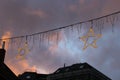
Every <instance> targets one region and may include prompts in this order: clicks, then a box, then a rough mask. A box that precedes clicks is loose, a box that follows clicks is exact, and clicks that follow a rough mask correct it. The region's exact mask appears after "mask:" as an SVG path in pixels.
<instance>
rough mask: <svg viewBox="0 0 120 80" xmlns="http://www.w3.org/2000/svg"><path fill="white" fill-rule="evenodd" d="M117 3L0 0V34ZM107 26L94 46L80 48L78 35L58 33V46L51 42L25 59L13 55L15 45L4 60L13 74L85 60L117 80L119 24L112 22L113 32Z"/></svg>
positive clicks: (81, 16) (43, 26) (70, 19)
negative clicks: (84, 48) (95, 46)
mask: <svg viewBox="0 0 120 80" xmlns="http://www.w3.org/2000/svg"><path fill="white" fill-rule="evenodd" d="M119 3H120V1H119V0H114V1H113V0H64V1H61V0H49V1H48V0H0V28H1V29H0V36H1V37H2V36H3V35H5V34H6V32H10V36H21V35H27V34H32V33H36V32H41V31H46V30H49V29H54V28H57V27H60V26H66V25H69V24H72V23H76V22H79V21H85V20H88V19H91V18H96V17H99V16H102V15H106V14H110V13H113V12H116V11H119V8H120V6H119ZM109 26H110V25H106V26H105V29H104V30H103V36H102V38H100V39H99V40H98V42H97V45H98V48H97V49H94V48H91V47H89V48H87V49H86V50H85V51H83V50H82V47H83V44H82V42H80V40H78V36H79V35H77V36H76V35H68V36H69V38H67V37H66V35H63V34H60V36H61V38H60V39H61V40H60V42H59V43H58V45H56V44H55V43H53V42H54V41H51V45H49V46H47V47H46V46H45V45H43V46H42V47H40V48H38V49H34V50H32V51H31V52H30V54H28V55H27V58H26V59H25V60H17V59H16V58H15V55H16V53H17V51H16V49H15V48H13V49H11V48H10V49H8V50H9V52H7V56H6V59H5V62H6V64H7V65H8V66H9V67H10V68H11V69H12V70H13V71H14V72H15V73H16V75H18V74H21V73H23V72H24V71H26V70H31V71H32V70H37V72H39V73H51V72H54V71H55V70H56V69H57V68H59V67H62V66H63V65H64V63H66V65H71V64H74V63H79V62H87V63H89V64H90V65H92V66H93V67H95V68H96V69H98V70H99V71H101V72H102V73H104V74H105V75H107V76H108V77H110V78H111V79H113V80H119V79H120V63H119V61H120V58H119V56H120V54H119V52H120V43H119V41H120V35H119V34H118V33H119V30H120V27H119V26H120V24H119V22H118V23H116V25H115V31H114V33H112V30H111V27H109ZM8 35H9V33H8ZM66 38H67V39H66ZM35 44H36V43H35Z"/></svg>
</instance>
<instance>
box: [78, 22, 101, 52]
mask: <svg viewBox="0 0 120 80" xmlns="http://www.w3.org/2000/svg"><path fill="white" fill-rule="evenodd" d="M101 36H102V35H101V34H95V32H94V30H93V21H91V27H90V29H89V31H88V32H87V34H86V35H85V36H82V37H80V39H81V40H82V41H83V42H84V47H83V50H85V49H86V48H87V47H88V46H92V47H93V48H97V45H96V42H97V40H98V39H99V38H100V37H101ZM90 38H93V39H92V41H91V42H89V40H90Z"/></svg>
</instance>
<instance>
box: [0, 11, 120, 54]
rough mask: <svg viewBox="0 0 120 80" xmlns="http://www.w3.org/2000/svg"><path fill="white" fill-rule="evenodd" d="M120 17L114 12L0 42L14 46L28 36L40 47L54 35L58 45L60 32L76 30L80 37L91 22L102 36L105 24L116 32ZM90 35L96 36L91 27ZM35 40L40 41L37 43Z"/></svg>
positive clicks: (119, 12)
mask: <svg viewBox="0 0 120 80" xmlns="http://www.w3.org/2000/svg"><path fill="white" fill-rule="evenodd" d="M119 15H120V11H118V12H114V13H112V14H108V15H105V16H102V17H98V18H94V19H90V20H86V21H82V22H78V23H75V24H70V25H68V26H64V27H59V28H56V29H52V30H47V31H43V32H38V33H34V34H30V35H24V36H18V37H11V38H4V39H0V41H3V40H9V41H11V43H10V44H9V45H12V44H13V43H15V44H17V42H16V40H17V39H20V38H26V36H27V38H28V39H31V37H32V41H33V42H32V43H33V45H36V44H35V42H37V43H39V44H40V45H43V44H44V43H46V41H48V44H49V42H50V41H49V40H51V39H52V38H51V36H52V35H57V38H56V41H57V43H58V40H59V31H61V30H64V31H67V33H68V34H70V35H71V34H72V32H74V31H75V30H76V32H78V35H79V34H80V33H81V32H82V30H81V28H82V27H83V23H84V24H87V23H88V22H91V21H93V22H96V25H97V26H95V27H98V30H99V31H100V34H101V33H102V30H103V28H104V24H105V23H111V25H112V32H114V24H115V22H117V21H118V20H119V19H118V18H119ZM78 25H79V26H78ZM76 26H78V27H77V29H75V28H76ZM66 29H67V30H66ZM56 31H58V32H57V33H54V32H56ZM53 33H54V34H53ZM64 33H66V32H64ZM88 33H89V34H94V30H93V27H91V28H90V29H89V31H88ZM35 36H36V37H37V36H38V37H39V38H34V37H35ZM92 36H98V35H96V34H95V35H92ZM87 37H88V36H87ZM99 38H100V37H99ZM35 39H39V40H37V41H35ZM96 40H97V39H96ZM38 41H39V42H38ZM94 42H96V41H94ZM33 45H32V47H33ZM25 46H28V43H27V42H25V44H24V47H23V48H21V49H20V50H19V53H20V52H21V51H24V49H25V50H26V48H25ZM93 47H94V46H93Z"/></svg>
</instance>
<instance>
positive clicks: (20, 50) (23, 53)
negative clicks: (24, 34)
mask: <svg viewBox="0 0 120 80" xmlns="http://www.w3.org/2000/svg"><path fill="white" fill-rule="evenodd" d="M29 51H30V50H29V48H28V43H27V42H25V44H24V46H23V47H22V48H18V54H17V56H16V58H17V59H25V56H26V54H28V53H29Z"/></svg>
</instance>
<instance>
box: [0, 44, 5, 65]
mask: <svg viewBox="0 0 120 80" xmlns="http://www.w3.org/2000/svg"><path fill="white" fill-rule="evenodd" d="M4 47H5V42H3V45H2V48H1V49H0V63H3V62H4V58H5V52H6V51H5V49H4Z"/></svg>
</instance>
